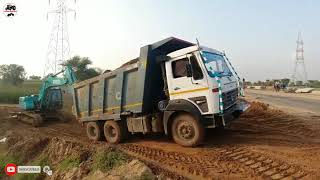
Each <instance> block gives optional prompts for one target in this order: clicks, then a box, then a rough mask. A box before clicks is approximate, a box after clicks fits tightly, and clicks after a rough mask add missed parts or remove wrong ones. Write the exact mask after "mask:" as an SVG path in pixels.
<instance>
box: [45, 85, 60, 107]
mask: <svg viewBox="0 0 320 180" xmlns="http://www.w3.org/2000/svg"><path fill="white" fill-rule="evenodd" d="M45 101H46V102H45V107H44V108H45V110H46V111H57V110H60V109H62V106H63V104H62V103H63V100H62V93H61V89H60V88H59V87H54V88H50V89H48V90H47V94H46V97H45Z"/></svg>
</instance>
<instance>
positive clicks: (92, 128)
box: [87, 122, 102, 141]
mask: <svg viewBox="0 0 320 180" xmlns="http://www.w3.org/2000/svg"><path fill="white" fill-rule="evenodd" d="M101 134H102V132H101V128H99V125H98V123H96V122H89V123H87V136H88V138H89V139H90V140H94V141H99V140H101V138H102V135H101Z"/></svg>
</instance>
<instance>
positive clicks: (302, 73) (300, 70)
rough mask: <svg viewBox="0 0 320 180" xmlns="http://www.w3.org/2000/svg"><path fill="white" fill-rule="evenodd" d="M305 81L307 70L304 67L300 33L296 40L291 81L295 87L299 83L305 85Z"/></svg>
mask: <svg viewBox="0 0 320 180" xmlns="http://www.w3.org/2000/svg"><path fill="white" fill-rule="evenodd" d="M307 80H308V79H307V70H306V65H305V64H304V50H303V40H302V36H301V32H299V33H298V40H297V49H296V59H295V65H294V70H293V74H292V80H291V81H292V82H293V83H294V84H295V85H297V82H299V81H301V82H302V83H303V84H305V83H307Z"/></svg>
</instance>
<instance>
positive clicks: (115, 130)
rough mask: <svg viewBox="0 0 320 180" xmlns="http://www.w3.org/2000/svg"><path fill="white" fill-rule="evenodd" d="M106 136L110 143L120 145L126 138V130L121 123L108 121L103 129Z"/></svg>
mask: <svg viewBox="0 0 320 180" xmlns="http://www.w3.org/2000/svg"><path fill="white" fill-rule="evenodd" d="M103 132H104V136H105V138H106V140H107V142H108V143H111V144H118V143H120V142H121V141H122V140H123V139H124V138H125V136H126V129H125V127H123V126H122V124H121V121H106V122H105V123H104V127H103Z"/></svg>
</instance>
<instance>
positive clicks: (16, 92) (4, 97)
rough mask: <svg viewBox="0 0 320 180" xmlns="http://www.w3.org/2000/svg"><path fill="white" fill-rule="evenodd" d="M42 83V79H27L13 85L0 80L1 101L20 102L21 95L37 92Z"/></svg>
mask: <svg viewBox="0 0 320 180" xmlns="http://www.w3.org/2000/svg"><path fill="white" fill-rule="evenodd" d="M40 85H41V81H40V80H26V81H24V82H23V83H22V84H20V85H16V86H15V85H11V84H8V83H5V82H3V81H0V103H8V104H10V103H15V104H17V103H18V102H19V97H21V96H26V95H31V94H37V93H38V92H39V88H40Z"/></svg>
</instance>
